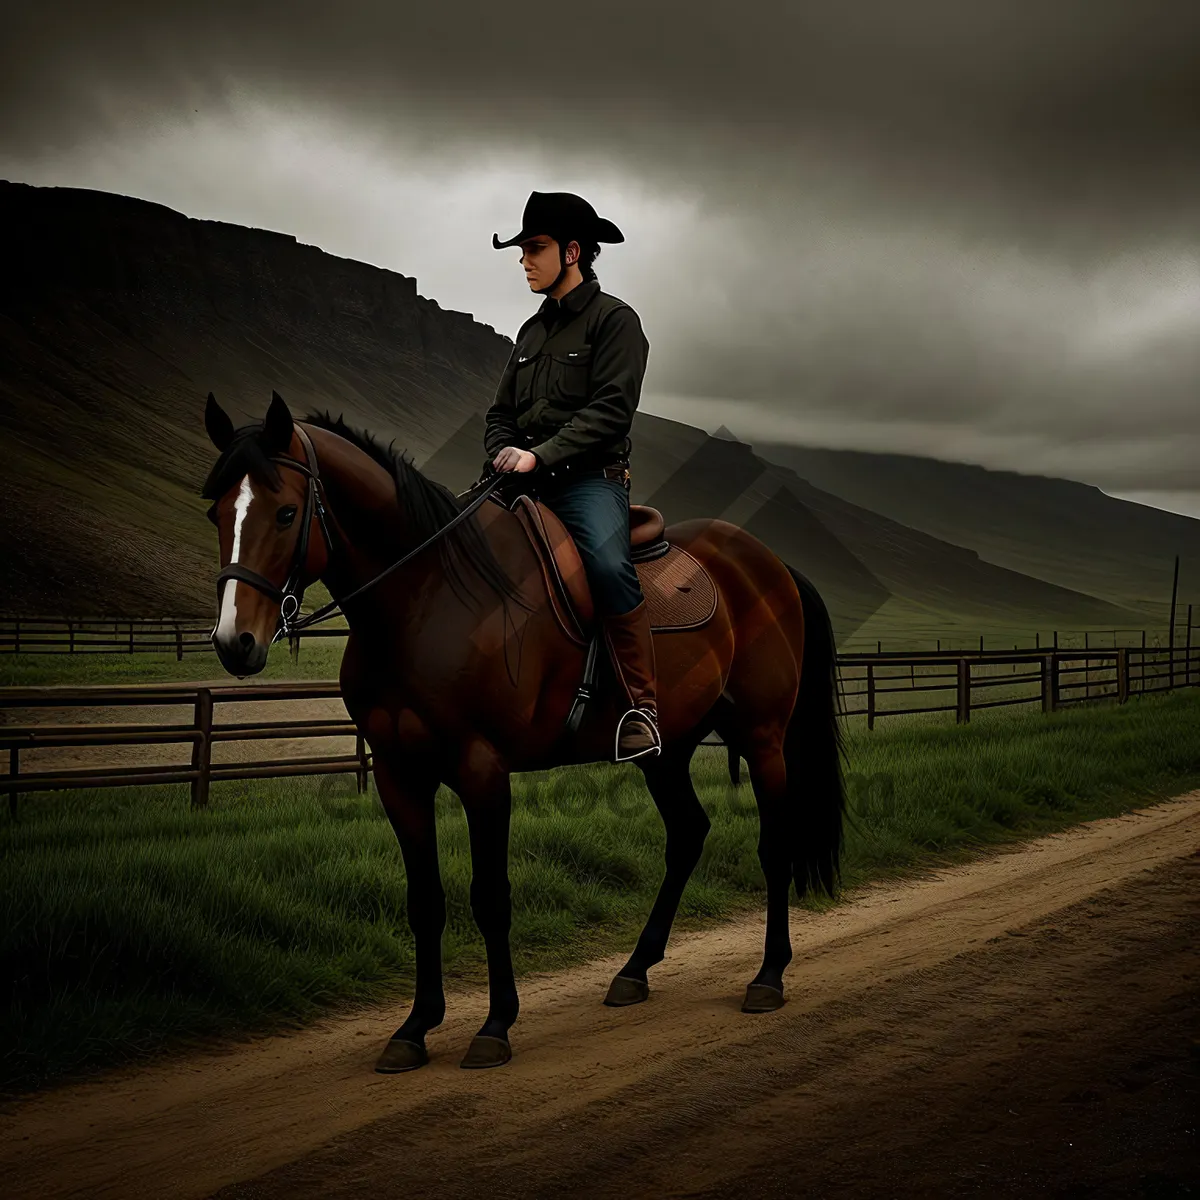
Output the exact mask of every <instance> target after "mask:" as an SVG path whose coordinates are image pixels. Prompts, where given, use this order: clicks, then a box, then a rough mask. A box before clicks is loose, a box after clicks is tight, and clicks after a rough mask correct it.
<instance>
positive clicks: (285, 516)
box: [275, 504, 296, 529]
mask: <svg viewBox="0 0 1200 1200" xmlns="http://www.w3.org/2000/svg"><path fill="white" fill-rule="evenodd" d="M295 519H296V506H295V505H294V504H285V505H284V506H283V507H282V508H281V509H280V510H279V512H278V514H277V515H276V517H275V520H277V521H278V522H279V528H280V529H286V528H287V527H288V526H289V525H290V524H291V523H292V522H293V521H294V520H295Z"/></svg>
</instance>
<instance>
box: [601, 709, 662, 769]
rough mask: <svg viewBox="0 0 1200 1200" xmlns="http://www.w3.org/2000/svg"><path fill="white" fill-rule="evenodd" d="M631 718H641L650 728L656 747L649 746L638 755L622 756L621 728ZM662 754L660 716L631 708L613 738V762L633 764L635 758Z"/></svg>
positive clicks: (618, 725) (620, 722)
mask: <svg viewBox="0 0 1200 1200" xmlns="http://www.w3.org/2000/svg"><path fill="white" fill-rule="evenodd" d="M630 716H639V717H641V718H642V719H643V720H644V721H646V722H647V724H648V725H649V726H650V728H651V730H652V731H653V733H654V745H652V746H647V747H646V749H645V750H639V751H637V753H636V754H627V755H624V756H622V754H621V750H620V747H621V726H622V725H624V724H625V718H626V717H630ZM661 753H662V734H661V733H660V732H659V729H658V714H657V713H656V712H654V711H652V710H651V709H647V708H631V709H629V710H628V711H627V712H625V713H624V714H623V715H622V717H621V719H620V720H619V721H618V722H617V732H616V734H615V735H614V737H613V761H614V762H632V761H633V760H634V759H635V758H641V757H642V756H643V755H646V754H661Z"/></svg>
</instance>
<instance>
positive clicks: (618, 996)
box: [604, 975, 650, 1008]
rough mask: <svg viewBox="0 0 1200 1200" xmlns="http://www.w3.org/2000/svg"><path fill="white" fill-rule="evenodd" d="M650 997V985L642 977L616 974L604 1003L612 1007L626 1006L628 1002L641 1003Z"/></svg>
mask: <svg viewBox="0 0 1200 1200" xmlns="http://www.w3.org/2000/svg"><path fill="white" fill-rule="evenodd" d="M649 997H650V985H649V984H648V983H646V982H645V981H644V980H642V979H628V978H626V976H624V975H618V976H616V977H615V978H614V979H613V981H612V983H611V984H609V987H608V995H607V996H605V997H604V1003H605V1004H607V1005H608V1006H609V1007H610V1008H624V1007H625V1006H626V1005H627V1004H641V1002H642V1001H643V1000H647V999H649Z"/></svg>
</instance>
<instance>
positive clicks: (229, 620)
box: [217, 475, 254, 642]
mask: <svg viewBox="0 0 1200 1200" xmlns="http://www.w3.org/2000/svg"><path fill="white" fill-rule="evenodd" d="M253 499H254V492H253V491H252V490H251V488H250V476H249V475H247V476H246V478H245V479H243V480H242V486H241V487H240V488H239V489H238V495H237V499H236V500H235V501H234V504H233V511H234V514H235V515H234V518H233V553H232V554H231V555H230V556H229V561H230V563H231V564H232V563H235V562H237V560H238V553H239V552H240V550H241V548H242V524H243V523H244V522H245V520H246V514H247V513H248V512H249V511H250V501H251V500H253ZM237 585H238V581H237V580H236V579H227V580H226V581H225V590H224V592H222V594H221V618H220V620H219V621H218V622H217V637H218V638H219V639H220V640H221V641H223V642H232V641H233V640H234V638H236V637H237V602H236V599H235V596H236V593H237Z"/></svg>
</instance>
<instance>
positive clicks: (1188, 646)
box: [1183, 604, 1192, 687]
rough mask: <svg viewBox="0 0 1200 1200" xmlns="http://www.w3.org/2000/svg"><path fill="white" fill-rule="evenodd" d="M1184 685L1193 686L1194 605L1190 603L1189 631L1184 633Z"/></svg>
mask: <svg viewBox="0 0 1200 1200" xmlns="http://www.w3.org/2000/svg"><path fill="white" fill-rule="evenodd" d="M1183 671H1184V675H1183V679H1184V683H1183V686H1184V687H1191V686H1192V606H1191V605H1190V604H1189V605H1188V623H1187V632H1186V633H1185V634H1184V635H1183Z"/></svg>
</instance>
